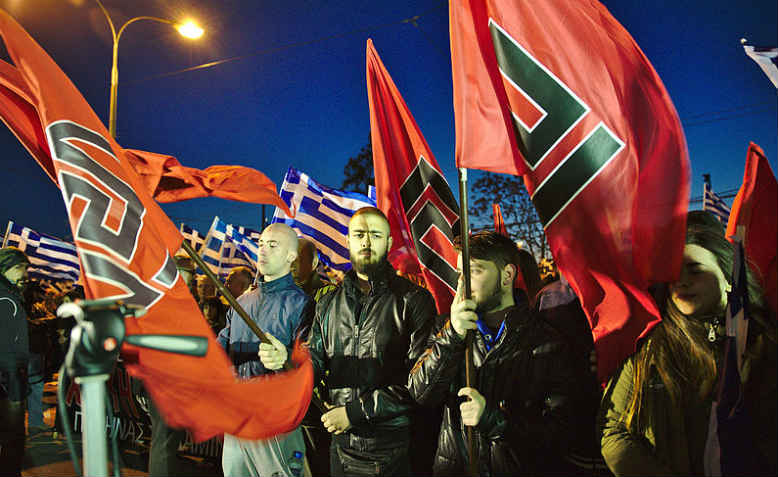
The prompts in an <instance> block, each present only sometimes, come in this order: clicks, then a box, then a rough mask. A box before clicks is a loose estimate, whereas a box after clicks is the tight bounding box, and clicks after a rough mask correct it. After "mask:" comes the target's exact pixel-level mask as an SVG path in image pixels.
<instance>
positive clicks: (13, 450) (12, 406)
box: [0, 247, 30, 475]
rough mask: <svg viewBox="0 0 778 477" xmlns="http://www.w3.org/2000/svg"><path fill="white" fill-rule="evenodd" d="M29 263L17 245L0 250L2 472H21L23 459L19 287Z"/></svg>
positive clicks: (23, 332)
mask: <svg viewBox="0 0 778 477" xmlns="http://www.w3.org/2000/svg"><path fill="white" fill-rule="evenodd" d="M29 264H30V261H29V259H28V258H27V255H25V254H24V252H22V251H21V250H19V249H18V248H15V247H4V248H2V249H0V378H2V379H0V381H2V382H3V386H0V469H2V470H3V471H4V475H21V469H22V461H23V459H24V401H25V398H26V397H27V391H26V390H27V373H26V371H27V361H28V360H29V357H30V346H29V341H28V340H29V337H28V335H27V333H28V329H27V314H26V313H25V311H24V306H23V305H22V292H21V288H22V285H23V283H24V279H25V277H26V276H27V266H28V265H29ZM6 472H7V474H5V473H6Z"/></svg>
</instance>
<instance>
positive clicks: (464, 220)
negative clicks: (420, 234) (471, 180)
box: [457, 167, 478, 477]
mask: <svg viewBox="0 0 778 477" xmlns="http://www.w3.org/2000/svg"><path fill="white" fill-rule="evenodd" d="M457 171H458V173H459V174H458V175H459V225H460V229H459V230H460V239H461V243H462V278H463V281H464V285H465V299H466V300H469V299H470V224H469V221H468V217H467V215H468V214H467V209H468V206H467V169H466V168H464V167H460V168H458V169H457ZM473 338H474V337H473V330H468V332H467V335H466V337H465V347H466V348H465V386H467V387H469V388H472V387H474V386H475V367H474V365H473ZM467 453H468V457H469V459H470V467H469V471H470V475H471V476H472V477H477V476H478V448H477V447H476V442H475V436H474V432H473V428H472V427H471V426H468V427H467Z"/></svg>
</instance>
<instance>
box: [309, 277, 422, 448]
mask: <svg viewBox="0 0 778 477" xmlns="http://www.w3.org/2000/svg"><path fill="white" fill-rule="evenodd" d="M434 316H435V302H434V301H433V299H432V296H431V295H430V293H429V292H428V291H427V290H425V289H423V288H421V287H419V286H417V285H415V284H413V283H411V282H410V281H408V280H406V279H405V278H402V277H399V276H397V274H396V273H395V271H394V269H393V268H392V267H391V265H389V264H388V263H386V262H385V263H384V264H383V265H382V266H381V268H380V269H379V270H378V271H377V272H376V273H375V276H374V277H373V278H372V279H371V280H370V291H369V292H368V293H367V294H365V293H363V292H362V290H361V289H360V288H359V283H358V278H357V277H356V273H355V272H354V271H353V270H352V271H350V272H348V273H347V274H346V276H345V277H344V279H343V282H342V283H341V284H339V285H338V286H337V288H336V289H335V290H333V291H332V292H330V293H329V294H327V295H325V296H324V297H322V298H321V299H320V300H319V303H318V304H317V307H316V314H315V318H314V324H313V327H312V329H311V335H310V340H309V348H310V352H311V358H312V360H313V365H314V370H315V373H316V376H315V382H319V380H321V379H323V380H324V382H325V385H326V391H325V395H326V396H328V401H329V402H330V403H331V404H334V405H336V406H345V407H346V412H347V415H348V418H349V421H350V423H351V428H350V429H349V431H347V432H346V434H347V435H348V437H349V439H350V441H349V442H350V443H351V445H360V444H358V443H356V442H355V441H360V440H361V441H364V442H363V443H362V444H361V445H366V446H372V445H374V444H380V443H390V442H392V441H395V442H397V443H398V444H400V443H401V442H406V443H407V441H408V434H409V425H410V414H411V413H412V412H413V411H414V409H415V407H416V406H415V402H414V401H413V399H411V397H410V395H409V394H408V389H407V388H406V385H407V382H408V372H409V371H410V369H411V367H412V366H413V364H414V363H415V362H416V359H417V358H418V357H419V356H420V355H421V353H422V352H423V351H424V349H425V347H426V343H427V338H428V336H429V332H430V330H431V328H432V324H433V321H434ZM326 371H329V373H328V374H326V375H325V374H324V373H325V372H326Z"/></svg>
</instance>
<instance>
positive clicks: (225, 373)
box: [0, 10, 313, 439]
mask: <svg viewBox="0 0 778 477" xmlns="http://www.w3.org/2000/svg"><path fill="white" fill-rule="evenodd" d="M0 35H2V38H3V39H4V40H5V45H6V48H7V50H8V54H9V56H10V57H11V59H12V60H13V62H14V63H15V64H16V65H17V67H16V68H15V71H16V72H17V73H13V72H11V74H12V75H13V78H12V80H13V81H16V82H17V83H19V82H21V83H22V84H23V85H24V88H23V89H24V90H26V91H24V94H26V95H27V96H28V97H27V98H24V100H26V101H27V102H28V103H29V104H30V105H31V106H32V109H31V110H30V109H24V108H17V110H16V111H15V112H16V113H25V114H28V116H27V117H26V118H18V117H8V116H6V113H7V112H9V111H11V112H13V111H12V110H10V109H9V108H6V106H3V108H2V110H1V111H2V113H3V117H4V120H5V121H6V123H14V124H26V125H27V129H28V131H27V132H35V135H31V136H30V137H41V135H43V136H45V138H46V140H47V142H46V143H45V144H39V143H38V144H37V146H35V147H38V148H39V150H40V151H42V150H43V148H44V147H45V149H46V150H45V152H46V156H47V157H48V158H49V159H48V160H49V164H48V166H49V167H47V165H46V164H44V163H42V164H41V165H42V166H43V167H44V169H46V170H47V171H48V172H49V173H50V174H52V173H53V174H52V176H53V177H54V178H55V179H56V180H57V183H58V185H59V187H60V189H61V191H62V195H63V198H64V200H65V206H66V208H67V210H68V215H69V218H70V224H71V228H72V229H73V236H74V238H75V243H76V246H77V248H78V254H79V259H80V261H81V268H82V270H83V271H84V273H83V274H82V276H83V278H84V287H85V289H86V294H87V296H88V297H90V298H98V297H99V298H121V299H123V300H124V301H125V302H126V303H130V304H135V305H140V306H143V307H146V309H147V313H146V315H145V316H143V317H142V318H139V319H127V320H125V324H126V327H127V334H139V333H149V334H180V333H182V332H184V333H186V334H191V335H200V336H207V337H208V345H209V347H208V353H207V355H206V356H205V357H204V358H193V357H187V356H182V355H175V354H167V353H162V352H158V351H153V350H148V349H143V348H130V349H129V350H131V351H132V352H133V353H134V354H135V357H137V360H133V361H131V362H129V363H128V365H127V367H128V369H129V370H130V372H131V373H133V374H134V375H136V376H138V377H140V378H142V379H143V380H144V383H145V385H146V388H147V389H148V390H149V392H150V393H151V395H152V398H153V399H154V402H155V403H156V404H157V406H158V407H159V408H160V410H161V411H162V413H163V414H164V415H165V417H166V420H167V421H168V423H169V424H170V425H172V426H174V427H186V428H189V429H190V430H191V431H192V433H193V435H194V436H195V438H196V439H206V438H209V437H211V436H214V435H218V434H221V433H224V432H227V433H230V434H234V435H237V436H240V437H244V438H250V439H256V438H266V437H270V436H272V435H275V434H278V433H281V432H286V431H289V430H291V429H293V428H295V427H296V426H297V425H298V424H299V423H300V421H301V419H302V417H303V416H304V414H305V412H306V410H307V407H308V403H309V401H310V397H311V392H312V381H313V373H312V367H311V364H310V359H308V356H307V353H306V352H305V351H304V350H303V349H301V348H298V349H296V350H295V352H294V353H293V359H294V361H295V363H296V365H297V366H296V368H295V370H293V371H290V372H289V373H283V374H279V375H275V376H273V377H262V378H256V379H253V380H249V381H247V382H239V381H237V380H236V379H235V377H234V376H233V372H232V365H231V363H230V360H229V358H228V357H227V355H226V354H225V353H224V350H223V349H222V348H221V347H220V346H219V345H218V343H217V342H216V340H215V339H214V336H213V334H212V333H211V331H210V328H209V326H208V324H207V323H206V321H205V319H204V318H203V317H202V314H201V313H200V311H199V310H198V308H197V304H196V303H195V302H194V300H193V299H192V296H191V295H190V294H189V291H188V289H187V287H186V285H185V284H184V282H183V280H181V279H180V278H179V274H178V271H177V270H176V267H175V263H174V261H173V259H172V255H173V253H175V251H176V250H178V247H179V245H180V243H181V234H180V233H179V232H178V230H177V229H176V227H175V226H174V225H173V224H172V223H171V222H170V220H169V219H168V218H167V217H166V216H165V214H164V213H163V212H162V210H161V209H160V208H159V206H158V205H157V204H156V202H154V200H153V199H152V197H151V195H150V194H149V193H148V192H147V190H146V189H145V187H144V186H143V182H142V181H141V179H140V178H139V177H138V175H137V174H136V173H135V171H134V170H133V168H132V167H131V166H130V164H129V163H128V161H127V160H126V158H125V151H124V150H123V149H122V148H121V147H120V146H119V145H118V144H117V143H116V141H114V139H113V138H112V137H111V136H110V135H109V134H108V131H107V130H106V128H105V126H103V124H102V123H101V122H100V120H99V119H98V118H97V115H95V113H94V112H93V111H92V109H91V108H90V107H89V105H88V104H87V102H86V101H85V100H84V98H83V97H82V96H81V94H80V93H79V92H78V90H77V89H76V88H75V86H74V85H73V84H72V83H71V82H70V80H69V79H68V78H67V76H66V75H65V74H64V73H63V72H62V70H60V69H59V67H58V66H57V65H56V64H55V63H54V62H53V61H52V60H51V58H49V56H48V55H47V54H46V53H45V52H44V51H43V50H42V49H41V48H40V46H38V44H37V43H35V41H34V40H33V39H32V38H30V36H29V35H27V33H26V32H25V31H24V30H23V29H22V28H21V26H19V24H18V23H16V22H15V21H14V20H13V19H12V18H11V17H10V16H9V15H8V14H7V13H5V12H4V11H2V10H0ZM8 67H10V68H13V66H10V65H8ZM8 67H4V69H3V70H2V71H0V72H2V73H9V70H8ZM7 80H8V78H7V77H5V76H4V77H3V85H4V88H3V89H0V93H2V94H0V98H2V99H0V103H3V104H5V105H8V104H21V102H20V101H21V100H20V95H19V89H18V88H17V89H15V90H14V89H12V88H9V87H8V83H9V82H8V81H7ZM14 96H16V97H14ZM32 112H34V113H35V114H36V115H37V117H32V116H29V114H31V113H32ZM36 124H37V127H41V131H31V130H30V128H33V126H34V125H36ZM23 142H24V141H23ZM25 145H26V146H28V149H29V148H30V146H29V145H27V144H25ZM35 147H33V149H35ZM31 152H32V151H31ZM35 157H36V159H38V160H39V161H41V160H42V158H40V157H38V156H37V155H36V156H35ZM44 162H45V161H44ZM129 350H127V349H125V351H129ZM271 396H272V397H271Z"/></svg>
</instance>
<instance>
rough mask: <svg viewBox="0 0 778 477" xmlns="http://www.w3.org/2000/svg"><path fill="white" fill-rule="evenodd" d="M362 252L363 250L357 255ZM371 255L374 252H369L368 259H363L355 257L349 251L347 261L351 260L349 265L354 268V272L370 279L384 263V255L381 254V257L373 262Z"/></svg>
mask: <svg viewBox="0 0 778 477" xmlns="http://www.w3.org/2000/svg"><path fill="white" fill-rule="evenodd" d="M362 252H363V250H360V251H359V252H357V253H358V254H359V253H362ZM373 253H374V252H373V251H372V250H371V251H370V256H369V257H363V256H360V255H356V256H355V255H354V254H353V253H352V252H351V251H349V259H350V260H351V265H352V266H353V267H354V271H356V272H357V273H361V274H363V275H367V276H368V277H370V278H372V277H373V276H374V275H375V274H376V272H377V271H378V270H379V269H380V268H381V265H382V264H383V263H384V261H386V254H383V255H382V256H381V257H378V258H377V259H375V260H373Z"/></svg>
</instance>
